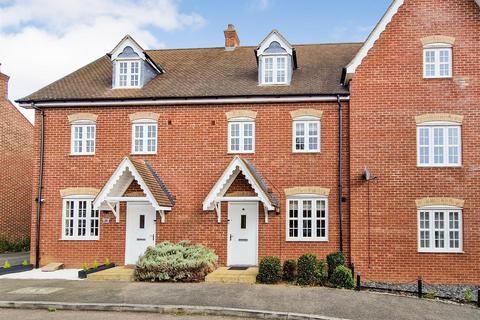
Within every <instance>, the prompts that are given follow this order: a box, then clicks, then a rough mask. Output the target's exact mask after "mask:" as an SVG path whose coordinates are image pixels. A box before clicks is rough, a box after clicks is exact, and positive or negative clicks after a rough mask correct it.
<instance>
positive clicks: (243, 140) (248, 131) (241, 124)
mask: <svg viewBox="0 0 480 320" xmlns="http://www.w3.org/2000/svg"><path fill="white" fill-rule="evenodd" d="M228 152H229V153H254V152H255V122H254V121H252V120H251V119H249V118H248V119H242V118H236V119H232V120H231V121H229V122H228Z"/></svg>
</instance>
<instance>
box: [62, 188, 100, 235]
mask: <svg viewBox="0 0 480 320" xmlns="http://www.w3.org/2000/svg"><path fill="white" fill-rule="evenodd" d="M92 202H93V198H87V197H85V196H78V197H69V198H65V199H64V200H63V223H62V225H63V232H62V239H64V240H98V237H99V233H100V218H99V211H98V210H93V204H92Z"/></svg>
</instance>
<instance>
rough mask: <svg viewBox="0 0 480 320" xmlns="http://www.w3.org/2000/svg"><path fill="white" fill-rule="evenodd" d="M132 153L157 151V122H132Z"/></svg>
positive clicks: (152, 152)
mask: <svg viewBox="0 0 480 320" xmlns="http://www.w3.org/2000/svg"><path fill="white" fill-rule="evenodd" d="M132 153H133V154H156V153H157V123H156V122H155V123H154V122H151V121H148V122H147V121H145V122H143V121H141V120H140V121H138V122H134V123H133V124H132Z"/></svg>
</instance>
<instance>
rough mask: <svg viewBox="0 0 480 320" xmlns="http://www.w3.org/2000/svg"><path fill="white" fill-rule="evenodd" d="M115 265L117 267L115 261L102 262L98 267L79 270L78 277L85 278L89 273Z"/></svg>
mask: <svg viewBox="0 0 480 320" xmlns="http://www.w3.org/2000/svg"><path fill="white" fill-rule="evenodd" d="M113 267H115V263H110V264H102V265H99V266H98V267H96V268H88V269H86V268H85V269H83V270H80V271H78V278H80V279H85V278H87V275H89V274H90V273H95V272H99V271H103V270H107V269H110V268H113Z"/></svg>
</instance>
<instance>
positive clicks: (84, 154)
mask: <svg viewBox="0 0 480 320" xmlns="http://www.w3.org/2000/svg"><path fill="white" fill-rule="evenodd" d="M94 155H95V153H70V154H69V156H70V157H93V156H94Z"/></svg>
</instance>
